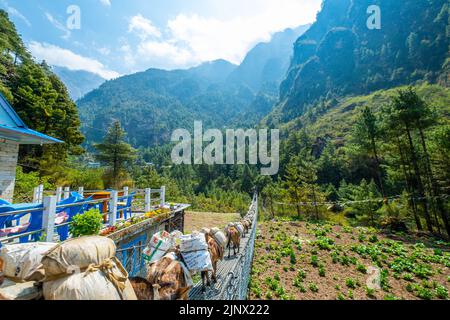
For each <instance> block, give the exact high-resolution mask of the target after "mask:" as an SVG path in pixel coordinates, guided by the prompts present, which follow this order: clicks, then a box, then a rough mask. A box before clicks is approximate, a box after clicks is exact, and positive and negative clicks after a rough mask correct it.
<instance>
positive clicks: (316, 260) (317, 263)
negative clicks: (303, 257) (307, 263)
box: [311, 255, 319, 268]
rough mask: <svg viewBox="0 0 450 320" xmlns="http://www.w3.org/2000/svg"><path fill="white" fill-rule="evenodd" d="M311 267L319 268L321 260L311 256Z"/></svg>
mask: <svg viewBox="0 0 450 320" xmlns="http://www.w3.org/2000/svg"><path fill="white" fill-rule="evenodd" d="M311 265H312V266H313V267H315V268H317V267H318V266H319V258H318V257H317V256H316V255H313V256H311Z"/></svg>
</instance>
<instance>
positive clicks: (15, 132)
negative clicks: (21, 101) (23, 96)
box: [0, 92, 64, 144]
mask: <svg viewBox="0 0 450 320" xmlns="http://www.w3.org/2000/svg"><path fill="white" fill-rule="evenodd" d="M0 139H6V140H12V141H16V142H18V143H20V144H49V143H64V141H61V140H58V139H55V138H52V137H50V136H47V135H45V134H43V133H40V132H37V131H34V130H31V129H30V128H28V127H27V125H26V124H25V123H24V122H23V121H22V119H20V117H19V115H18V114H17V113H16V112H15V111H14V109H13V107H12V106H11V105H10V104H9V102H8V100H6V98H5V97H4V96H3V95H2V94H1V92H0Z"/></svg>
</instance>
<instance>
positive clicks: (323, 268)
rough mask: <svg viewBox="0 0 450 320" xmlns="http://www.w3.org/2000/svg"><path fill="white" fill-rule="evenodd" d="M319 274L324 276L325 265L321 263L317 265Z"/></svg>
mask: <svg viewBox="0 0 450 320" xmlns="http://www.w3.org/2000/svg"><path fill="white" fill-rule="evenodd" d="M319 276H321V277H325V267H324V266H323V265H320V266H319Z"/></svg>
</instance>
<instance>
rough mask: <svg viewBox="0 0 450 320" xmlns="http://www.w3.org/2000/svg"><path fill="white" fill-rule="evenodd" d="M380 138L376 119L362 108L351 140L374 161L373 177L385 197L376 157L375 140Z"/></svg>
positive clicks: (377, 157) (378, 162)
mask: <svg viewBox="0 0 450 320" xmlns="http://www.w3.org/2000/svg"><path fill="white" fill-rule="evenodd" d="M379 136H380V130H379V125H378V121H377V118H376V117H375V115H374V114H373V113H372V110H371V109H370V108H369V107H367V106H366V107H364V108H363V109H362V110H361V112H360V114H359V115H358V118H357V120H356V126H355V132H354V135H353V139H354V140H355V141H356V143H357V144H358V145H359V146H360V147H361V148H362V149H363V150H364V151H365V152H368V153H370V154H371V155H372V156H373V159H374V160H375V176H376V179H377V181H378V186H379V187H380V190H381V194H382V195H383V197H384V196H386V194H385V192H384V187H383V179H382V172H381V167H380V158H379V155H378V147H377V140H378V138H379Z"/></svg>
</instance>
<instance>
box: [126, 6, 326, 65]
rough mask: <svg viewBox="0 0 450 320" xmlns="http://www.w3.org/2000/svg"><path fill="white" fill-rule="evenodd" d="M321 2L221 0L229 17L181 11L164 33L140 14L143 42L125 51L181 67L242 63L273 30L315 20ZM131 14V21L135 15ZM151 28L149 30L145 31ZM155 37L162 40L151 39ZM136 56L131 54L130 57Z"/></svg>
mask: <svg viewBox="0 0 450 320" xmlns="http://www.w3.org/2000/svg"><path fill="white" fill-rule="evenodd" d="M321 3H322V0H247V1H246V2H245V6H244V5H243V4H242V0H229V1H227V3H226V4H223V2H221V7H220V9H221V10H229V11H230V12H233V14H232V15H229V16H228V17H223V16H222V17H221V18H217V17H203V16H200V15H197V14H178V15H177V16H175V17H174V18H173V19H171V20H169V21H168V22H167V28H166V29H165V31H164V36H162V35H161V32H160V31H159V30H158V29H156V28H155V27H154V26H153V25H152V24H151V21H149V20H147V19H145V18H144V17H142V16H140V15H138V16H136V17H134V18H136V19H135V21H134V24H133V27H131V24H130V28H129V31H130V30H135V31H137V30H140V31H141V32H142V34H143V35H146V36H142V35H141V42H140V43H139V44H138V45H137V48H136V50H132V49H131V48H130V50H128V51H127V60H128V62H130V63H132V62H133V63H140V64H145V65H148V64H149V63H150V64H151V65H152V66H153V67H160V68H169V69H171V68H178V67H188V66H193V65H196V64H198V63H200V62H205V61H211V60H215V59H225V60H228V61H230V62H233V63H236V64H238V63H240V62H241V61H242V59H243V58H244V57H245V55H246V53H247V52H248V51H249V50H250V49H251V48H252V47H253V46H254V45H255V44H257V43H258V42H265V41H269V40H270V38H271V36H272V34H274V33H275V32H278V31H282V30H284V29H286V28H289V27H297V26H299V25H302V24H307V23H311V22H313V21H314V20H315V17H316V14H317V12H318V11H319V9H320V6H321ZM134 18H133V19H134ZM144 30H147V32H144ZM149 36H156V37H158V38H159V39H157V40H155V39H148V37H149ZM130 55H133V58H130Z"/></svg>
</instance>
